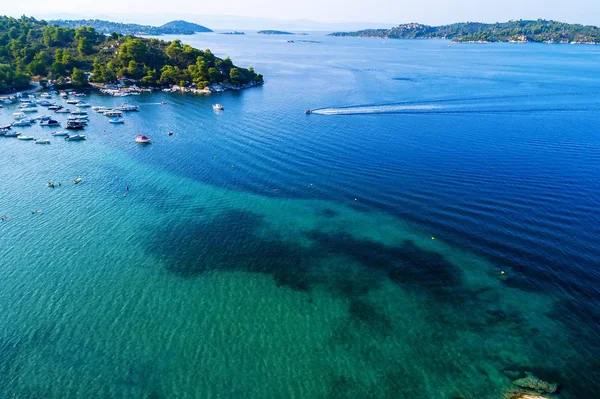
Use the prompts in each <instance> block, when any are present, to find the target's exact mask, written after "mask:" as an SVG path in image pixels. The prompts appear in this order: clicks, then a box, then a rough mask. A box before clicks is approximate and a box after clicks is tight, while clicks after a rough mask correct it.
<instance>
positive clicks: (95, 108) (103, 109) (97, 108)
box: [92, 105, 106, 112]
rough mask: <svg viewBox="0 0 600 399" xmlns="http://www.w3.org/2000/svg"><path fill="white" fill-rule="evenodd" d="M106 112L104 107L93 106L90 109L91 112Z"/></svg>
mask: <svg viewBox="0 0 600 399" xmlns="http://www.w3.org/2000/svg"><path fill="white" fill-rule="evenodd" d="M105 110H106V107H104V106H102V105H94V106H93V107H92V111H96V112H103V111H105Z"/></svg>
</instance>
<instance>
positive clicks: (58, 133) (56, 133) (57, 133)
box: [52, 130, 69, 137]
mask: <svg viewBox="0 0 600 399" xmlns="http://www.w3.org/2000/svg"><path fill="white" fill-rule="evenodd" d="M52 135H53V136H56V137H60V136H68V135H69V132H65V131H64V130H61V131H60V132H54V133H52Z"/></svg>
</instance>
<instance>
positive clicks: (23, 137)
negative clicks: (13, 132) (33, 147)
mask: <svg viewBox="0 0 600 399" xmlns="http://www.w3.org/2000/svg"><path fill="white" fill-rule="evenodd" d="M17 140H23V141H30V140H35V138H34V137H31V136H24V135H22V134H20V135H18V136H17Z"/></svg>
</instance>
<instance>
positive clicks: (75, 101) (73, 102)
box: [67, 100, 79, 105]
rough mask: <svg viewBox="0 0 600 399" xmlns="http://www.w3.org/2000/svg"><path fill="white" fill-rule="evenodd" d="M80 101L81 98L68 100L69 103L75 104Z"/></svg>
mask: <svg viewBox="0 0 600 399" xmlns="http://www.w3.org/2000/svg"><path fill="white" fill-rule="evenodd" d="M78 102H79V100H67V104H72V105H75V104H77V103H78Z"/></svg>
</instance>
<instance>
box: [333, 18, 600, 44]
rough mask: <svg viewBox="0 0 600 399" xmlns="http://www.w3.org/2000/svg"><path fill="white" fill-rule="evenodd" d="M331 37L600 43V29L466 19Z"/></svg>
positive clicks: (576, 25) (540, 21)
mask: <svg viewBox="0 0 600 399" xmlns="http://www.w3.org/2000/svg"><path fill="white" fill-rule="evenodd" d="M329 36H356V37H376V38H389V39H450V40H452V41H454V42H516V43H528V42H537V43H574V44H600V28H598V27H596V26H584V25H578V24H567V23H563V22H556V21H546V20H542V19H540V20H537V21H509V22H503V23H494V24H484V23H478V22H463V23H457V24H451V25H442V26H429V25H423V24H418V23H410V24H402V25H399V26H396V27H394V28H391V29H367V30H361V31H357V32H336V33H331V34H330V35H329Z"/></svg>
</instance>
